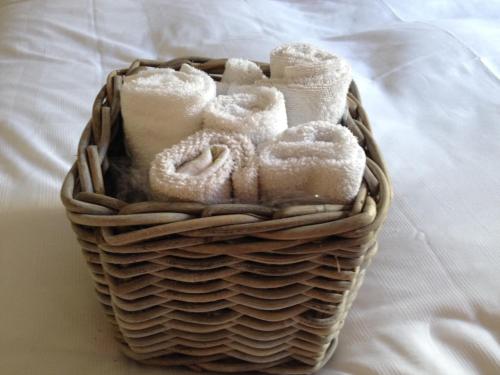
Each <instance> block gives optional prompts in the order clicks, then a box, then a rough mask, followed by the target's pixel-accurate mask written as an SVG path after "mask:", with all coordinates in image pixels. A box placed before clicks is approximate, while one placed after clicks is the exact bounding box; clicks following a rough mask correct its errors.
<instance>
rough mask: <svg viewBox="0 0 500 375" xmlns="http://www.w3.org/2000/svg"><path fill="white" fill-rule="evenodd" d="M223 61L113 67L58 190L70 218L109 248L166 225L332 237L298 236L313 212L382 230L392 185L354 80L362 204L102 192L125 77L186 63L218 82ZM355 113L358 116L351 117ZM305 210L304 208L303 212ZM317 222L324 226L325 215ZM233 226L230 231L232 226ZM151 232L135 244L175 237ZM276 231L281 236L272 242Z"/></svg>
mask: <svg viewBox="0 0 500 375" xmlns="http://www.w3.org/2000/svg"><path fill="white" fill-rule="evenodd" d="M226 60H227V59H209V58H204V57H187V58H178V59H174V60H170V61H157V60H135V61H134V62H133V63H132V64H131V65H130V67H128V68H126V69H119V70H115V71H113V72H111V73H110V74H109V76H108V78H107V82H106V84H105V85H104V86H103V87H102V88H101V90H100V91H99V93H98V95H97V96H96V99H95V101H94V104H93V110H92V118H91V119H90V120H89V122H88V123H87V125H86V127H85V129H84V130H83V132H82V136H81V138H80V142H79V145H78V157H77V160H76V162H75V163H74V164H73V166H72V167H71V169H70V171H69V172H68V174H67V175H66V178H65V180H64V183H63V186H62V188H61V199H62V202H63V204H64V205H65V207H66V209H67V211H68V216H69V218H70V220H71V221H72V222H73V223H75V224H79V225H88V226H95V227H102V231H103V237H104V240H105V241H106V242H108V241H109V243H110V244H112V245H126V244H128V243H131V241H132V240H131V238H130V236H127V234H126V233H125V234H120V235H113V234H112V233H111V230H109V228H110V227H124V226H127V227H129V226H131V225H155V226H158V225H161V224H165V225H166V224H169V225H170V226H171V227H172V228H170V229H171V230H173V231H174V232H175V231H178V232H179V233H180V232H185V231H189V226H192V227H193V228H194V230H195V231H198V233H193V235H195V236H196V235H198V236H202V235H206V232H207V231H214V228H217V229H216V230H215V231H214V236H217V235H222V236H228V235H229V234H232V235H233V236H241V235H245V234H250V233H252V231H262V230H263V229H264V228H265V227H266V223H267V226H268V228H267V229H266V232H269V235H266V234H265V233H262V235H261V238H265V239H276V240H284V239H285V237H286V239H290V240H299V239H301V238H311V237H317V238H322V237H325V236H327V235H331V234H334V233H333V232H335V230H334V231H333V232H331V231H330V232H331V233H322V232H321V231H319V232H317V233H316V232H314V233H300V230H295V231H294V230H293V228H297V227H300V226H305V225H314V224H311V223H314V221H315V217H313V216H311V215H316V216H321V215H323V216H325V219H326V215H330V217H331V220H329V221H330V222H335V221H337V222H340V221H344V222H347V225H348V227H349V230H347V232H349V231H354V232H355V231H358V232H359V231H360V230H361V228H364V229H363V232H365V233H368V232H371V231H372V232H373V231H374V232H376V231H378V229H379V227H380V225H381V223H382V221H383V220H384V219H385V217H386V215H387V210H388V208H389V205H390V201H391V199H392V187H391V184H390V181H389V177H388V175H387V170H386V167H385V163H384V161H383V158H382V156H381V153H380V151H379V148H378V146H377V143H376V141H375V140H374V138H373V135H372V129H371V125H370V122H369V120H368V117H367V115H366V113H365V111H364V109H363V106H362V104H361V98H360V95H359V90H358V88H357V86H356V83H355V82H354V81H352V83H351V86H350V89H349V94H348V104H349V111H346V114H345V115H344V119H343V123H344V125H346V126H347V127H348V128H349V129H350V130H351V131H352V132H353V133H354V134H355V135H356V136H357V137H358V139H360V143H361V144H362V146H363V148H364V150H365V152H366V154H367V168H366V173H365V177H364V180H363V185H362V187H361V189H360V190H363V187H364V185H365V186H366V188H367V190H368V191H369V194H368V198H366V197H365V198H364V199H359V197H358V199H356V200H355V201H354V203H353V204H352V205H351V206H350V207H347V206H341V205H329V204H324V203H320V204H306V205H301V204H300V202H299V204H298V205H296V207H295V209H294V208H293V206H292V207H290V205H288V206H287V207H286V208H284V209H283V208H279V207H278V208H276V207H272V206H268V205H265V204H239V203H225V204H213V205H209V204H202V203H194V202H176V203H166V202H154V201H144V202H140V203H131V204H127V203H126V202H123V201H121V200H119V199H116V198H115V197H112V196H108V195H106V194H105V193H104V177H103V172H102V171H101V168H102V169H105V168H106V163H107V160H106V152H107V150H108V147H109V144H110V141H111V139H112V137H113V132H114V131H115V130H116V126H115V127H114V129H112V128H113V125H114V124H116V121H117V119H118V118H119V116H120V103H119V91H120V88H121V84H122V77H123V76H126V75H131V74H134V73H136V72H137V71H138V70H140V69H144V68H145V67H152V68H164V67H168V68H173V69H179V68H180V67H181V65H182V64H185V63H187V64H190V65H192V66H194V67H196V68H198V69H202V70H204V71H206V72H207V73H209V74H210V75H211V76H212V77H213V78H214V79H215V80H218V79H220V75H221V74H222V72H223V70H224V64H225V62H226ZM256 63H257V64H258V65H259V66H260V67H261V68H262V70H263V71H264V73H266V74H269V64H267V63H262V62H258V61H256ZM353 115H354V116H356V117H357V118H353V117H352V116H353ZM309 203H310V202H309ZM301 206H304V207H302V210H301V209H300V207H301ZM312 206H314V207H312ZM334 206H336V207H334ZM361 206H362V207H361ZM297 207H299V208H297ZM349 208H350V210H351V212H347V213H346V214H345V215H341V214H340V213H339V214H338V215H337V216H338V218H336V215H335V212H345V211H346V210H349ZM294 210H295V211H294ZM322 210H323V211H324V212H323V211H322ZM162 215H163V216H162ZM256 218H258V219H256ZM294 218H295V219H296V220H295V222H294ZM318 220H319V221H321V219H320V218H318ZM327 221H328V220H327ZM229 226H231V228H227V227H229ZM225 227H226V228H225ZM224 228H225V229H224ZM287 228H292V229H287ZM280 231H281V232H282V233H281V235H280V234H279V232H280ZM287 231H288V232H287ZM152 232H153V231H152V230H150V231H149V232H148V229H147V228H146V229H144V230H142V232H140V233H139V237H137V238H134V239H133V241H135V242H137V241H144V240H150V239H155V238H158V237H161V236H162V235H166V234H169V233H170V234H171V233H172V232H170V231H166V232H163V233H161V234H160V233H152ZM272 233H276V235H275V236H274V237H273V236H272V235H271V234H272ZM339 233H342V231H340V232H339ZM353 235H359V233H353ZM304 236H305V237H304ZM133 241H132V242H133Z"/></svg>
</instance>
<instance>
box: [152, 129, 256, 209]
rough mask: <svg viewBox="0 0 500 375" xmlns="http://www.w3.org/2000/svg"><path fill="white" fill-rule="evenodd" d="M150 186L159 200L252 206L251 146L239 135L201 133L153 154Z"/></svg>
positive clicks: (253, 166) (253, 163) (253, 162)
mask: <svg viewBox="0 0 500 375" xmlns="http://www.w3.org/2000/svg"><path fill="white" fill-rule="evenodd" d="M149 183H150V187H151V192H152V195H153V197H154V198H155V199H160V200H182V201H195V202H201V203H206V204H215V203H226V202H231V201H233V200H234V201H237V202H241V203H255V202H257V200H258V180H257V165H256V156H255V148H254V145H253V144H252V142H251V141H250V139H248V138H247V137H246V136H244V135H242V134H237V133H230V132H225V133H222V132H216V131H213V130H201V131H199V132H197V133H195V134H193V135H191V136H190V137H188V138H186V139H184V140H183V141H181V142H180V143H178V144H176V145H175V146H173V147H170V148H167V149H165V150H163V151H162V152H160V153H159V154H158V155H156V157H155V159H154V160H153V162H152V163H151V169H150V171H149Z"/></svg>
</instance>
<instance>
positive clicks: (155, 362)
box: [120, 337, 338, 375]
mask: <svg viewBox="0 0 500 375" xmlns="http://www.w3.org/2000/svg"><path fill="white" fill-rule="evenodd" d="M337 345H338V337H336V338H334V339H333V340H332V342H331V343H330V346H329V347H328V349H327V350H326V352H325V355H324V357H323V359H322V361H320V362H318V363H317V364H316V365H315V366H308V365H305V364H303V365H299V364H295V363H294V364H290V362H289V361H288V362H287V361H280V362H281V363H275V364H272V365H271V366H270V367H268V368H266V369H262V364H256V365H257V366H258V367H259V368H260V370H257V369H255V370H254V369H252V368H253V367H254V364H252V363H244V362H242V363H241V364H238V365H234V364H227V365H226V364H225V363H223V362H217V361H216V360H214V362H211V365H212V366H210V367H213V370H206V369H204V368H201V367H199V366H198V365H197V361H196V358H194V357H192V361H186V360H185V359H184V361H185V362H186V363H185V364H180V363H179V360H177V361H176V360H174V359H172V358H162V357H158V358H150V359H142V358H138V356H137V354H136V353H134V352H133V351H132V350H131V349H130V348H129V347H128V345H126V344H124V343H120V350H121V352H122V353H123V354H124V355H125V356H126V357H128V358H130V359H132V360H134V361H136V362H138V363H141V364H143V365H147V366H161V367H167V368H168V371H169V374H171V375H200V374H203V375H221V373H227V374H234V373H238V374H239V375H258V374H262V375H264V374H276V375H278V374H280V375H282V374H286V375H310V374H313V373H315V372H316V371H319V370H320V369H321V368H322V367H323V366H324V365H325V364H326V363H327V362H328V361H329V360H330V358H331V357H332V356H333V354H334V353H335V350H336V349H337ZM226 358H227V357H226ZM220 359H222V358H220ZM175 362H177V363H175ZM188 362H192V363H188ZM237 367H239V368H240V369H238V368H237ZM243 369H244V370H243Z"/></svg>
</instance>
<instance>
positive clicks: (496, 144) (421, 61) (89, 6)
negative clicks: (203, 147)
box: [0, 0, 500, 375]
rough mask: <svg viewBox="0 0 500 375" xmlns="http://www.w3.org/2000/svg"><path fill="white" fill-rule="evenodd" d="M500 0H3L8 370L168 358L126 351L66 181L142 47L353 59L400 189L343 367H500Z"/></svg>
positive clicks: (169, 53)
mask: <svg viewBox="0 0 500 375" xmlns="http://www.w3.org/2000/svg"><path fill="white" fill-rule="evenodd" d="M499 24H500V4H499V2H498V1H459V0H457V1H451V0H444V1H439V2H423V3H422V4H420V2H416V1H415V2H414V1H407V2H401V1H397V0H390V1H387V0H386V1H382V0H381V1H356V2H349V1H339V2H332V1H306V0H303V1H290V2H278V1H276V2H275V1H233V0H227V1H210V2H209V1H159V0H142V1H134V0H126V1H120V2H117V1H113V0H95V1H67V0H53V1H2V2H0V212H1V215H0V301H1V308H0V373H1V374H12V375H14V374H68V373H72V374H101V373H102V374H118V373H119V374H132V373H133V374H148V375H150V374H162V373H164V370H162V369H158V368H149V367H143V366H140V365H138V364H135V363H134V362H132V361H130V360H128V359H126V358H125V357H124V356H122V355H121V354H119V352H118V350H117V347H116V346H115V345H114V342H113V338H112V336H111V330H110V329H109V327H108V325H107V322H106V320H105V318H104V315H103V314H102V313H101V311H100V307H99V306H98V303H97V302H96V300H95V298H94V294H93V286H92V282H91V280H90V278H89V277H88V274H87V270H86V268H85V265H84V261H83V257H82V256H81V255H80V252H79V248H78V245H77V243H76V241H75V239H74V237H73V233H72V232H71V230H70V227H69V225H68V223H67V220H66V217H65V213H64V210H63V207H62V205H61V203H60V202H59V199H58V191H59V187H60V184H61V181H62V178H63V176H64V175H65V173H66V172H67V170H68V168H69V167H70V164H71V163H72V162H73V160H74V159H75V150H76V144H77V141H78V138H79V135H80V132H81V131H82V128H83V126H84V124H85V123H86V121H87V119H88V117H89V115H90V108H91V104H92V101H93V98H94V95H95V94H96V93H97V91H98V89H99V88H100V86H101V84H102V83H103V82H104V80H105V77H106V74H107V73H108V72H109V71H111V70H113V69H115V68H120V67H124V66H126V65H128V64H129V63H130V62H131V61H132V60H133V59H134V58H136V57H143V58H162V59H170V58H173V57H178V56H185V55H205V56H210V57H224V56H241V57H246V58H250V59H256V60H267V59H268V54H269V51H270V50H271V48H273V47H275V46H277V45H279V44H280V43H282V42H285V41H308V42H312V43H314V44H316V45H318V46H320V47H323V48H326V49H329V50H331V51H333V52H336V53H339V54H340V55H343V56H345V57H347V58H348V59H350V61H351V62H352V65H353V67H354V72H355V78H356V80H357V82H358V85H359V86H360V90H361V93H362V96H363V101H364V104H365V107H366V109H367V112H368V114H369V115H370V117H371V120H372V123H373V127H374V131H375V135H376V138H377V139H378V141H379V143H380V145H381V147H382V149H383V151H384V155H385V158H386V160H387V164H388V167H389V171H390V173H391V176H392V180H393V183H394V190H395V199H394V203H393V206H392V209H391V211H390V214H389V218H388V220H387V223H386V225H385V228H384V230H383V231H382V233H381V235H380V251H379V254H378V256H377V257H376V259H375V261H374V262H373V263H372V266H371V268H370V270H369V272H368V274H367V277H366V280H365V283H364V285H363V287H362V289H361V291H360V294H359V297H358V299H357V301H356V302H355V304H354V305H353V308H352V310H351V313H350V315H349V317H348V319H347V322H346V325H345V327H344V329H343V332H342V333H341V337H340V344H339V347H338V349H337V352H336V354H335V355H334V357H333V359H332V360H331V361H330V362H329V363H328V364H327V365H326V367H325V368H324V369H323V370H322V371H321V374H322V375H327V374H328V375H333V374H496V373H500V346H499V335H500V289H499V285H500V246H499V244H500V214H499V208H500V193H499V189H500V172H499V170H500V169H499V167H498V164H499V162H500V124H499V118H500V116H499V115H500V81H499V76H500V28H499Z"/></svg>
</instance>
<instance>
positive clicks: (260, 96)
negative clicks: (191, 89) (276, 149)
mask: <svg viewBox="0 0 500 375" xmlns="http://www.w3.org/2000/svg"><path fill="white" fill-rule="evenodd" d="M230 91H231V94H230V95H219V96H218V97H217V98H216V99H215V100H213V101H212V102H210V103H209V104H208V105H207V107H206V108H205V111H204V114H203V127H204V128H205V129H214V130H218V131H234V132H238V133H242V134H245V135H246V136H248V137H249V138H250V139H251V140H252V142H254V144H255V145H258V144H260V143H261V142H264V141H267V140H270V139H272V138H274V137H275V136H277V135H278V134H280V133H281V132H283V131H284V130H285V129H286V128H287V119H286V108H285V100H284V98H283V94H282V93H281V92H279V91H278V90H277V89H275V88H274V87H262V86H238V87H233V88H231V89H230Z"/></svg>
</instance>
